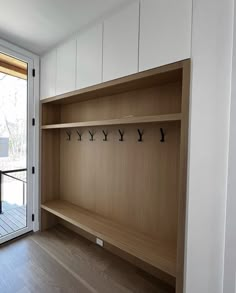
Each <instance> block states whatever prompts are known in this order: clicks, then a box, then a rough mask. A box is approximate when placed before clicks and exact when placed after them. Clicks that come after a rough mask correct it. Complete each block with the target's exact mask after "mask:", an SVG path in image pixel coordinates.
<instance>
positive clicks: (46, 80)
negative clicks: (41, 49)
mask: <svg viewBox="0 0 236 293" xmlns="http://www.w3.org/2000/svg"><path fill="white" fill-rule="evenodd" d="M56 65H57V52H56V50H53V51H51V52H49V53H47V54H45V55H44V56H43V57H42V58H41V60H40V98H41V99H45V98H49V97H52V96H55V94H56V70H57V68H56Z"/></svg>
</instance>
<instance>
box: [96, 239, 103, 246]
mask: <svg viewBox="0 0 236 293" xmlns="http://www.w3.org/2000/svg"><path fill="white" fill-rule="evenodd" d="M96 244H97V245H99V246H101V247H103V240H102V239H99V238H96Z"/></svg>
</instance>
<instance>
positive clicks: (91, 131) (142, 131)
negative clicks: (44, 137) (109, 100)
mask: <svg viewBox="0 0 236 293" xmlns="http://www.w3.org/2000/svg"><path fill="white" fill-rule="evenodd" d="M76 132H77V134H78V141H82V135H83V134H82V132H80V131H79V130H76ZM88 132H89V134H90V139H89V140H90V141H94V135H95V132H94V131H93V130H89V131H88ZM118 132H119V134H120V138H119V141H124V135H125V132H124V131H123V130H121V129H118ZM137 132H138V142H142V141H143V135H144V130H141V129H137ZM102 133H103V135H104V138H103V141H108V134H109V133H108V131H105V130H102ZM66 134H67V140H69V141H70V140H71V135H72V132H71V131H70V130H67V131H66ZM160 135H161V139H160V142H165V133H164V130H163V128H160Z"/></svg>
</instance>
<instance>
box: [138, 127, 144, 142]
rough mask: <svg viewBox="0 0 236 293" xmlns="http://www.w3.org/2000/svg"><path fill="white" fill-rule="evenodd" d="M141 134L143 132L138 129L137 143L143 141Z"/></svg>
mask: <svg viewBox="0 0 236 293" xmlns="http://www.w3.org/2000/svg"><path fill="white" fill-rule="evenodd" d="M143 133H144V131H143V130H142V131H141V130H140V129H138V134H139V139H138V141H139V142H142V141H143Z"/></svg>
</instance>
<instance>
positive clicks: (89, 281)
mask: <svg viewBox="0 0 236 293" xmlns="http://www.w3.org/2000/svg"><path fill="white" fill-rule="evenodd" d="M0 260H1V266H0V288H1V289H0V291H1V292H4V293H29V292H32V293H37V292H40V293H41V292H42V293H54V292H55V293H57V292H63V293H64V292H65V293H70V292H75V293H77V292H78V293H87V292H99V293H100V292H101V293H129V292H139V293H149V292H150V293H152V292H157V293H167V292H168V293H170V292H171V293H172V292H174V290H173V289H171V288H169V287H167V286H166V285H164V284H162V283H161V282H160V281H158V280H157V279H155V278H153V277H151V276H149V275H148V274H146V273H144V272H142V271H141V270H139V269H137V268H136V267H134V266H133V265H131V264H129V263H127V262H126V261H124V260H122V259H120V258H119V257H117V256H115V255H113V254H111V253H110V252H108V251H106V250H104V249H102V248H100V247H98V246H96V245H95V244H93V243H92V242H90V241H88V240H86V239H85V238H83V237H80V236H79V235H77V234H75V233H74V232H71V231H70V230H68V229H66V228H65V227H62V226H56V227H55V228H53V229H51V230H48V231H45V232H39V233H35V234H32V235H30V236H27V237H25V238H23V239H20V240H18V241H16V242H13V243H10V244H7V245H5V246H2V247H0Z"/></svg>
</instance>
